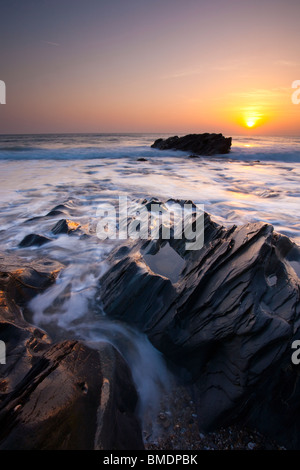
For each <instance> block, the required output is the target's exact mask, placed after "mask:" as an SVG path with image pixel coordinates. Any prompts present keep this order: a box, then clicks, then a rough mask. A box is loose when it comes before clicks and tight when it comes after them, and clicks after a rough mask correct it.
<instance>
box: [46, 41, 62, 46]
mask: <svg viewBox="0 0 300 470" xmlns="http://www.w3.org/2000/svg"><path fill="white" fill-rule="evenodd" d="M43 42H44V43H45V44H49V46H56V47H57V46H59V45H60V44H58V43H57V42H51V41H43Z"/></svg>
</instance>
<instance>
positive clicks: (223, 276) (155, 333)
mask: <svg viewBox="0 0 300 470" xmlns="http://www.w3.org/2000/svg"><path fill="white" fill-rule="evenodd" d="M204 220H205V244H204V246H203V248H202V249H201V250H198V251H190V252H188V251H186V249H185V241H186V240H184V239H182V240H174V239H171V240H170V241H163V240H161V239H159V240H153V241H151V242H145V241H142V240H140V241H138V242H130V243H128V244H127V246H126V249H125V247H123V248H119V249H118V250H117V251H116V252H115V253H113V254H112V255H111V259H110V260H111V263H112V266H111V268H110V270H108V271H107V272H106V274H105V275H104V276H103V278H102V279H101V292H102V297H101V298H102V301H103V306H104V310H105V311H106V313H107V314H109V315H111V316H113V317H116V318H121V319H122V320H125V321H127V322H129V323H132V324H135V325H137V326H138V327H139V328H140V329H141V330H143V331H144V332H145V333H147V335H148V337H149V338H150V340H151V341H152V343H153V344H154V346H155V347H157V348H158V349H159V350H160V351H161V352H163V353H164V354H165V356H166V357H168V358H169V359H170V360H171V361H172V363H173V364H174V365H175V367H178V368H182V370H184V371H185V372H184V374H185V377H188V380H189V382H190V383H192V384H194V390H195V394H196V397H197V406H198V416H199V424H200V426H201V428H202V429H203V430H211V429H215V428H216V427H218V426H221V425H228V424H231V423H233V422H239V423H250V424H252V426H255V427H257V428H258V429H260V430H261V431H263V432H265V433H267V434H269V435H271V436H272V437H276V439H279V442H280V441H281V442H283V443H284V445H287V446H296V447H297V446H298V447H299V445H300V425H299V420H298V419H297V416H298V414H299V412H300V387H299V384H298V369H297V366H294V365H293V364H292V362H291V354H292V349H291V344H292V342H293V341H294V340H295V339H298V338H299V337H300V332H299V326H300V280H299V275H300V249H299V247H297V246H296V245H295V244H294V243H292V242H291V241H290V240H289V239H288V238H287V237H285V236H281V235H279V234H277V233H276V232H274V229H273V227H272V226H271V225H268V224H264V223H251V224H247V225H244V226H242V227H235V226H233V227H231V228H230V229H225V228H224V227H221V226H219V225H218V224H216V223H214V222H213V221H212V220H211V219H210V217H209V216H208V215H207V214H206V215H205V218H204ZM166 244H169V249H170V250H175V251H176V254H177V255H178V254H179V255H180V256H181V257H182V259H183V260H184V262H185V263H184V266H183V267H182V271H181V273H180V274H179V276H178V279H176V282H174V281H173V282H172V281H171V279H170V278H168V276H167V275H166V273H165V274H164V273H163V269H162V268H163V267H162V268H161V267H159V268H158V269H157V270H156V271H155V269H154V266H158V263H156V265H155V264H153V263H152V265H151V267H150V266H149V265H148V264H147V262H146V260H147V257H146V256H145V254H147V253H148V254H151V255H153V256H156V257H159V255H160V253H161V252H162V251H161V250H162V248H163V247H164V246H165V245H166ZM171 256H172V255H171ZM174 262H175V263H177V261H176V258H175V257H174Z"/></svg>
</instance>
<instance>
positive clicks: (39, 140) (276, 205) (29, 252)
mask: <svg viewBox="0 0 300 470" xmlns="http://www.w3.org/2000/svg"><path fill="white" fill-rule="evenodd" d="M159 137H161V135H154V134H151V135H150V134H146V135H140V134H131V135H124V134H105V135H104V134H90V135H87V134H77V135H36V136H31V135H27V136H4V135H2V136H0V194H1V202H0V250H1V251H2V252H15V253H16V254H17V255H18V256H20V257H21V258H23V259H24V260H34V259H35V258H39V257H49V258H51V259H56V260H58V261H60V262H61V263H63V264H64V265H65V268H64V269H63V270H62V271H61V273H60V275H59V276H58V279H57V281H56V283H55V284H54V285H53V286H52V287H50V288H49V289H47V290H46V291H45V292H44V293H43V294H41V295H39V296H37V297H35V298H34V299H33V300H32V302H31V304H30V307H31V310H32V314H33V322H34V324H35V325H37V326H40V327H42V328H44V329H46V330H47V331H48V332H49V333H50V334H51V335H52V336H53V338H55V339H61V338H65V337H72V338H79V339H82V340H85V341H89V342H90V343H91V344H93V345H96V344H97V342H99V341H100V340H104V341H108V342H110V343H112V344H113V345H114V346H115V347H116V348H117V349H118V350H119V351H120V352H121V354H122V355H123V356H124V358H125V359H126V360H127V362H128V364H129V366H130V368H131V371H132V374H133V378H134V381H135V384H136V386H137V389H138V391H139V395H140V404H139V411H140V415H141V416H145V415H146V414H148V415H149V413H150V414H151V413H152V414H153V413H154V411H153V410H154V409H156V408H157V407H158V406H159V400H160V397H161V393H164V392H165V391H166V390H168V387H169V386H170V382H171V378H170V375H169V373H168V370H167V366H166V364H165V362H164V358H163V357H162V356H161V355H160V353H159V352H158V351H156V350H155V349H154V348H153V347H152V345H151V344H150V343H149V341H148V339H147V338H146V337H145V336H144V335H143V334H141V333H140V332H138V331H136V330H135V329H134V328H132V327H129V326H128V325H126V324H124V323H122V322H118V321H115V320H112V319H110V318H108V317H107V316H106V314H105V312H104V311H103V308H102V304H101V298H100V296H99V283H100V282H101V276H102V275H103V273H104V272H105V270H106V269H107V268H108V266H107V262H106V259H107V256H108V254H109V253H110V251H111V249H112V248H114V247H115V245H116V243H118V242H117V241H116V242H115V241H109V242H105V243H103V242H101V241H100V240H99V239H98V238H97V237H95V236H94V237H90V238H82V239H78V237H70V236H68V235H60V236H57V237H53V234H52V233H51V229H52V228H53V226H54V225H55V223H56V222H57V221H58V220H59V219H61V218H69V219H71V220H72V221H75V222H77V223H79V224H80V225H81V228H82V230H83V232H86V233H93V234H94V233H95V227H96V224H97V220H98V219H97V207H98V205H99V203H101V202H110V201H114V200H115V199H116V198H118V196H120V195H126V196H127V197H128V199H129V201H134V200H136V199H139V198H144V197H152V196H155V197H157V198H161V199H168V198H176V199H184V200H186V199H188V200H193V201H194V202H195V203H199V204H204V208H205V210H206V211H207V212H209V213H211V214H212V217H213V219H214V220H216V221H217V222H220V223H222V224H224V225H225V226H230V225H232V224H237V225H240V224H242V223H246V222H251V221H257V220H262V221H265V222H269V223H271V224H273V225H274V227H275V229H276V230H277V231H278V232H280V233H282V234H286V235H288V236H289V237H291V238H292V239H293V240H294V241H295V242H297V243H298V244H300V221H299V203H300V199H299V198H300V138H299V137H294V138H291V137H289V138H279V137H276V138H273V137H268V138H265V137H251V138H250V137H233V146H232V152H231V153H230V154H228V155H223V156H215V157H203V158H193V159H191V158H189V157H188V154H187V153H184V152H175V151H159V150H156V149H151V148H150V145H151V143H153V141H154V140H155V139H156V138H159ZM141 157H143V158H146V159H147V160H146V161H137V160H138V158H141ZM56 206H59V209H60V210H62V211H63V212H62V214H58V215H56V216H52V217H43V216H45V215H46V214H47V213H48V212H49V211H50V210H51V209H53V208H55V207H56ZM30 233H37V234H40V235H43V236H47V237H50V238H52V241H51V242H50V243H48V244H46V245H43V246H41V247H38V248H37V247H34V248H22V249H21V248H19V247H18V244H19V243H20V242H21V241H22V239H23V238H24V237H25V236H26V235H28V234H30ZM148 262H150V263H152V262H155V259H152V258H151V259H148ZM156 268H159V269H165V270H166V269H167V268H168V265H167V264H166V263H164V266H162V267H161V266H158V267H157V266H156ZM170 277H172V276H170ZM171 280H172V279H171ZM176 280H177V277H176V279H173V281H174V282H176Z"/></svg>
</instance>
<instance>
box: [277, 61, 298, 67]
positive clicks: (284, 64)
mask: <svg viewBox="0 0 300 470" xmlns="http://www.w3.org/2000/svg"><path fill="white" fill-rule="evenodd" d="M275 65H280V66H282V67H299V63H298V62H294V61H292V60H276V61H275Z"/></svg>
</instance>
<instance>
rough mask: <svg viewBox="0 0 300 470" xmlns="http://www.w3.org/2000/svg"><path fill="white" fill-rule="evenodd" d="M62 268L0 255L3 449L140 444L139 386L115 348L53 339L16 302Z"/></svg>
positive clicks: (0, 437) (135, 446)
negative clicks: (27, 319)
mask: <svg viewBox="0 0 300 470" xmlns="http://www.w3.org/2000/svg"><path fill="white" fill-rule="evenodd" d="M23 263H24V262H23ZM20 266H22V267H20ZM61 268H62V266H61V265H58V264H57V265H56V264H55V263H54V262H51V261H49V260H48V261H47V260H44V261H41V262H36V263H34V264H29V265H27V266H26V265H24V264H23V265H22V263H21V261H20V260H18V259H16V258H14V257H12V256H8V255H7V256H5V258H4V257H3V256H2V257H1V266H0V269H1V274H0V337H1V340H2V341H4V342H5V344H6V356H7V357H6V364H1V365H0V372H1V376H0V449H18V450H20V449H26V450H27V449H142V448H143V442H142V437H141V431H140V426H139V423H138V421H137V419H136V417H135V408H136V404H137V399H138V398H137V393H136V391H135V388H134V385H133V382H132V377H131V373H130V371H129V369H128V366H127V364H126V363H125V362H124V360H123V359H122V357H121V356H120V354H119V353H118V352H117V351H116V350H115V349H114V348H113V347H112V346H111V345H109V344H106V343H97V344H93V345H89V344H85V343H82V342H80V341H75V340H66V341H60V342H57V343H54V344H53V343H52V341H51V339H50V337H49V336H48V335H47V334H46V333H45V332H44V331H42V330H40V329H38V328H35V327H34V326H33V325H30V324H29V323H27V321H25V319H24V317H23V314H22V310H21V308H20V305H24V304H25V303H26V301H28V300H29V299H30V298H32V297H33V296H34V295H36V294H37V293H39V292H41V291H42V290H43V289H45V288H46V287H47V286H49V285H51V283H52V282H54V280H55V278H56V275H57V273H58V271H59V270H60V269H61Z"/></svg>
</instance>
